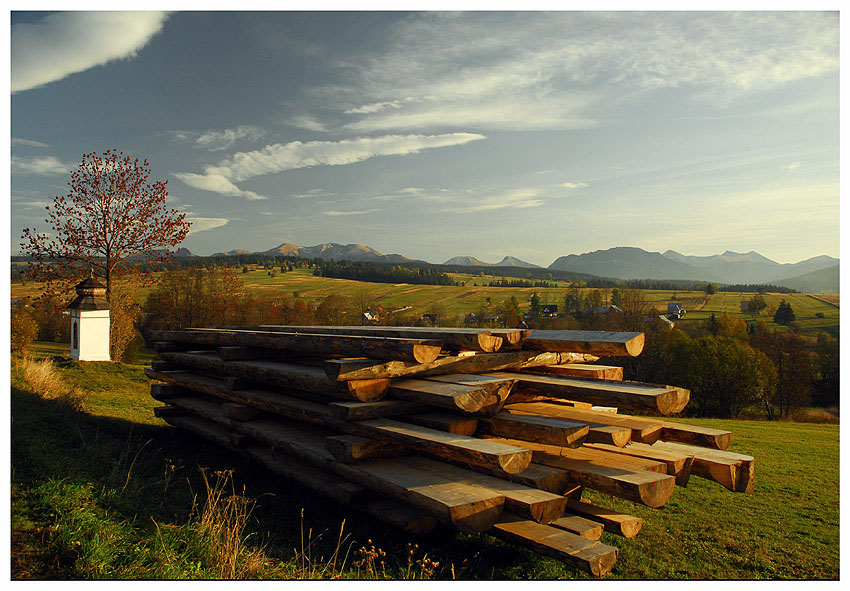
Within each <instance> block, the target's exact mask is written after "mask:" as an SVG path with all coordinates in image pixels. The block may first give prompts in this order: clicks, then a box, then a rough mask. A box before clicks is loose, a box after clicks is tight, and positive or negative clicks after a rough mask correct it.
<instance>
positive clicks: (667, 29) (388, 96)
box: [331, 12, 839, 131]
mask: <svg viewBox="0 0 850 591" xmlns="http://www.w3.org/2000/svg"><path fill="white" fill-rule="evenodd" d="M838 34H839V27H838V17H837V13H829V12H811V13H802V12H784V13H782V12H770V13H769V12H763V13H757V12H750V13H740V12H739V13H730V12H722V13H660V12H659V13H612V12H602V13H598V12H559V13H542V12H528V13H475V14H465V13H425V14H419V15H415V16H412V17H410V18H408V19H402V20H401V21H400V22H399V25H398V26H397V27H396V29H395V30H394V31H393V33H392V34H391V36H390V38H389V43H388V46H387V49H386V51H385V52H384V53H382V54H379V55H376V56H375V57H374V58H372V59H371V60H365V61H364V60H361V61H358V62H351V63H348V64H346V65H347V66H349V67H350V68H351V69H352V71H353V72H354V76H355V78H354V79H353V80H352V83H351V85H350V87H351V88H352V89H353V90H354V92H355V93H357V92H359V94H360V96H361V100H360V101H359V102H360V103H361V104H362V105H363V106H361V107H358V108H355V109H348V110H346V111H344V113H345V114H346V115H349V116H352V120H350V121H349V122H348V123H347V124H346V125H345V127H346V128H348V129H355V130H361V131H373V130H388V129H423V128H439V127H446V126H452V125H453V126H462V127H465V128H477V129H510V130H514V129H575V128H582V127H587V126H589V125H593V124H594V123H595V122H594V120H593V118H592V117H590V116H589V115H588V113H590V112H591V108H598V107H600V106H604V105H605V103H606V102H609V101H617V100H621V97H623V96H625V95H630V94H638V93H641V92H644V91H646V90H651V89H656V88H662V87H664V88H681V89H686V90H687V91H688V92H689V93H690V96H691V97H692V98H694V99H698V100H709V101H710V102H711V104H712V105H713V106H716V107H719V106H723V105H730V104H735V103H736V101H735V99H736V98H740V97H747V96H749V95H752V94H755V93H758V92H761V91H767V90H774V89H776V88H779V87H781V86H782V85H785V84H787V83H789V82H793V81H797V80H803V79H807V78H812V77H817V76H821V75H824V74H835V73H837V72H838V66H839V52H838ZM331 96H336V95H335V94H334V95H331Z"/></svg>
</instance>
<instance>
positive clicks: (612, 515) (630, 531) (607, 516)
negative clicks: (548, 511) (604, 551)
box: [567, 499, 643, 538]
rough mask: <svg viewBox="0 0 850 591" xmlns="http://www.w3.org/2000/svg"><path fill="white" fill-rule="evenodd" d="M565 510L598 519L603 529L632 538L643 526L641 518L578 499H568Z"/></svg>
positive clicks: (594, 519)
mask: <svg viewBox="0 0 850 591" xmlns="http://www.w3.org/2000/svg"><path fill="white" fill-rule="evenodd" d="M567 510H568V511H572V512H574V513H577V514H578V515H584V516H586V517H588V518H590V519H592V520H593V521H598V522H600V523H602V525H604V526H605V531H607V532H611V533H615V534H617V535H619V536H623V537H624V538H633V537H635V536H636V535H637V534H638V532H639V531H640V528H641V526H643V519H641V518H640V517H634V516H632V515H626V514H625V513H619V512H618V511H614V510H612V509H606V508H604V507H598V506H596V505H593V504H592V503H588V502H587V501H582V500H580V499H570V500H569V501H568V502H567Z"/></svg>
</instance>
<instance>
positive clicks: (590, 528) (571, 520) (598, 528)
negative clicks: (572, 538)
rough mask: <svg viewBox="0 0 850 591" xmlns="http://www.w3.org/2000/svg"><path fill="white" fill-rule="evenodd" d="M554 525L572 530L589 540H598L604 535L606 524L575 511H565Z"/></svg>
mask: <svg viewBox="0 0 850 591" xmlns="http://www.w3.org/2000/svg"><path fill="white" fill-rule="evenodd" d="M550 525H551V526H552V527H557V528H558V529H562V530H564V531H568V532H572V533H574V534H576V535H577V536H579V537H582V538H586V539H588V540H598V539H600V538H601V537H602V531H603V529H605V526H604V525H602V524H601V523H598V522H596V521H591V520H590V519H587V518H586V517H582V516H580V515H575V514H573V513H565V514H564V515H562V516H561V517H559V518H558V519H556V520H554V521H553V522H552V523H551V524H550Z"/></svg>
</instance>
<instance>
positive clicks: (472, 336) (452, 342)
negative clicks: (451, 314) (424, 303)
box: [259, 325, 502, 353]
mask: <svg viewBox="0 0 850 591" xmlns="http://www.w3.org/2000/svg"><path fill="white" fill-rule="evenodd" d="M259 329H260V330H268V331H277V332H293V331H297V332H304V333H309V334H316V335H320V334H321V335H329V334H330V335H362V336H375V337H396V338H402V339H426V340H435V341H442V342H443V346H444V347H445V348H447V349H451V350H455V351H467V350H469V351H484V352H488V353H492V352H493V351H498V350H499V347H501V346H502V338H501V337H496V336H493V335H492V334H491V332H490V331H489V330H488V329H483V328H482V329H478V328H427V327H418V326H281V325H263V326H261V327H260V328H259Z"/></svg>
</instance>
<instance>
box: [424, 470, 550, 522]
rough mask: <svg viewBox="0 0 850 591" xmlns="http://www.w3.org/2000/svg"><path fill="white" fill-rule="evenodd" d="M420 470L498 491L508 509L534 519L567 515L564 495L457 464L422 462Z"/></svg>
mask: <svg viewBox="0 0 850 591" xmlns="http://www.w3.org/2000/svg"><path fill="white" fill-rule="evenodd" d="M419 469H420V470H422V471H423V472H424V473H429V472H430V473H435V474H439V475H443V476H449V477H451V478H453V479H454V480H455V482H461V483H463V484H468V485H470V486H482V487H484V488H486V489H488V490H492V491H494V492H497V493H499V494H501V495H503V496H504V497H505V510H507V511H511V512H513V513H515V514H517V515H519V516H521V517H525V518H527V519H532V520H534V521H536V522H537V523H549V522H550V521H552V520H554V519H557V518H558V517H560V516H561V515H563V514H564V509H565V508H566V506H567V497H564V496H562V495H559V494H555V493H550V492H546V491H543V490H539V489H536V488H531V487H528V486H524V485H522V484H518V483H515V482H511V481H509V480H503V479H501V478H496V477H494V476H488V475H486V474H481V473H479V472H473V471H471V470H466V469H464V468H460V467H457V466H452V465H449V464H444V463H438V462H420V463H419Z"/></svg>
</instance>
